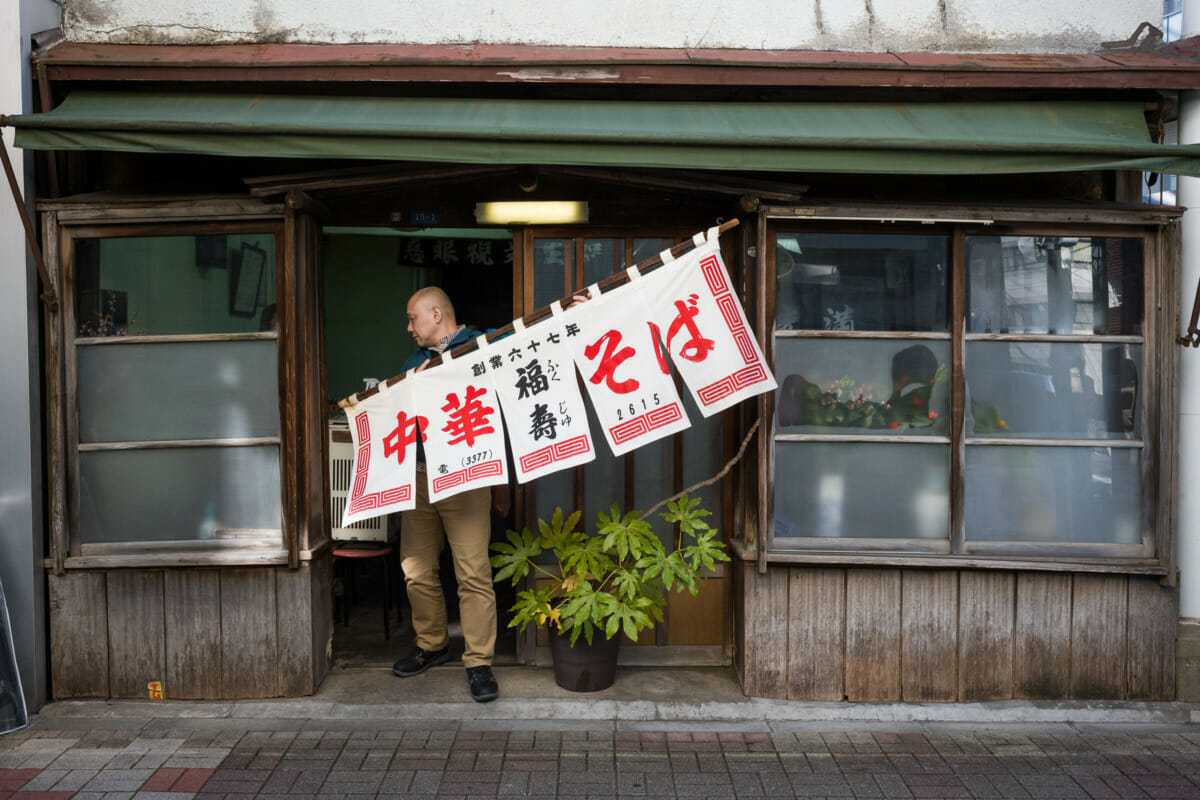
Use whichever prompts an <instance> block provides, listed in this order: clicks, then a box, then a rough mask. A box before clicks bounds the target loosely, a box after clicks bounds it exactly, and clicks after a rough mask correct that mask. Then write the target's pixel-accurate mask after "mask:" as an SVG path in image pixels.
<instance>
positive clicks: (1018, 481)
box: [965, 445, 1142, 544]
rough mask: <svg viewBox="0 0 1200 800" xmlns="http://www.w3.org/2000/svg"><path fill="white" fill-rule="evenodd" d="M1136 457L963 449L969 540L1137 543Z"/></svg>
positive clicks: (1080, 450)
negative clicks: (964, 452)
mask: <svg viewBox="0 0 1200 800" xmlns="http://www.w3.org/2000/svg"><path fill="white" fill-rule="evenodd" d="M1140 475H1141V450H1140V449H1138V448H1115V447H1096V448H1092V447H1017V446H1003V447H986V446H982V445H980V446H975V447H968V448H967V455H966V498H965V499H966V535H967V540H968V541H971V540H974V541H1009V542H1014V541H1015V542H1100V543H1109V544H1120V543H1126V544H1129V543H1138V542H1140V541H1141V538H1142V537H1141V530H1140V528H1141V523H1140V520H1141V513H1142V512H1141V508H1142V504H1141V496H1142V488H1141V479H1140Z"/></svg>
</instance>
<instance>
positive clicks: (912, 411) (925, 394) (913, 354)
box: [779, 345, 947, 430]
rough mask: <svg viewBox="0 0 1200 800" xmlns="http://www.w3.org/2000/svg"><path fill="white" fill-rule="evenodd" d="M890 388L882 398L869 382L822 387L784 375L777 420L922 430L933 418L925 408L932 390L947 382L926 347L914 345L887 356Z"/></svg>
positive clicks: (786, 423) (839, 381) (840, 381)
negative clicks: (890, 360)
mask: <svg viewBox="0 0 1200 800" xmlns="http://www.w3.org/2000/svg"><path fill="white" fill-rule="evenodd" d="M891 371H892V390H891V393H890V394H889V395H888V396H887V398H886V399H884V400H877V399H876V398H875V388H874V387H873V386H871V385H870V384H863V385H861V386H859V385H858V384H857V383H856V382H855V381H854V380H853V379H851V378H849V377H848V376H842V377H841V378H838V379H837V380H835V381H831V382H830V383H829V384H828V385H826V386H825V387H821V386H819V385H817V384H816V383H813V382H812V381H809V380H807V379H806V378H805V377H804V376H803V375H789V376H787V377H786V378H785V379H784V381H783V388H782V390H781V391H780V396H779V423H780V424H781V425H784V426H791V425H817V426H822V427H839V428H868V429H880V428H882V429H890V430H898V429H901V428H924V427H928V426H930V425H933V424H934V422H936V421H937V418H938V414H937V412H936V411H934V410H933V409H931V408H930V407H929V401H930V398H931V397H932V396H933V390H934V388H935V387H937V385H938V384H940V383H942V382H943V381H944V380H946V375H947V370H946V366H945V365H944V364H938V363H937V359H936V358H935V357H934V355H933V353H932V352H930V350H929V348H928V347H926V346H924V345H913V346H912V347H908V348H905V349H904V350H901V351H900V352H899V353H897V354H896V355H895V356H894V357H893V358H892V370H891Z"/></svg>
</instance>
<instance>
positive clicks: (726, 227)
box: [330, 219, 738, 411]
mask: <svg viewBox="0 0 1200 800" xmlns="http://www.w3.org/2000/svg"><path fill="white" fill-rule="evenodd" d="M737 226H738V220H736V219H731V220H729V221H728V222H722V223H721V224H720V225H719V226H718V227H717V231H718V235H720V234H722V233H725V232H726V231H730V230H733V229H734V228H736V227H737ZM695 247H696V244H695V242H693V241H692V240H691V239H688V240H687V241H685V242H680V243H679V244H677V245H675V246H674V247H672V248H671V255H673V256H676V257H679V256H681V255H683V254H684V253H686V252H688V251H689V250H693V249H694V248H695ZM662 263H663V262H662V258H660V257H659V256H653V257H651V258H648V259H646V260H645V261H642V262H640V263H639V264H637V269H638V272H646V271H647V270H651V269H654V268H656V267H661V266H662ZM628 280H629V277H628V275H626V273H625V270H621V271H620V272H618V273H616V274H614V275H609V276H608V277H607V278H605V279H604V280H602V281H600V282H599V283H598V284H597V286H599V287H600V290H601V291H602V292H603V291H604V290H606V289H611V288H612V287H614V286H620V285H622V284H624V283H626V282H628ZM576 294H578V292H575V293H572V294H569V295H567V296H566V297H564V298H562V299H560V300H559V301H558V302H559V303H560V304H561V305H563V306H566V305H568V304H569V303H570V302H571V301H572V300H574V299H575V295H576ZM550 305H553V303H551V304H550ZM551 313H552V312H551V311H550V306H549V305H547V306H542V307H541V308H539V309H538V310H536V311H534V312H532V313H530V314H528V315H527V316H524V317H521V321H522V322H523V323H525V324H526V325H532V324H534V323H535V322H537V321H538V320H541V319H545V318H546V317H548V316H550V314H551ZM512 330H513V326H512V323H511V322H510V323H508V324H507V325H505V326H504V327H503V328H497V329H496V330H494V331H492V332H491V333H486V334H483V335H484V337H485V338H486V339H487V341H489V342H492V341H495V340H496V339H499V338H500V337H502V336H507V335H508V334H510V333H512ZM478 340H479V337H478V336H476V337H475V338H474V339H472V340H471V341H469V342H467V343H466V344H463V345H459V346H458V347H456V348H454V349H453V350H451V351H450V354H451V357H453V358H458V357H459V356H461V355H464V354H466V353H470V352H471V351H472V350H475V349H477V348H478V347H479V344H478ZM441 363H442V356H441V354H438V355H436V356H434V357H433V358H431V359H430V360H429V361H427V362H426V365H427V366H428V367H436V366H437V365H438V364H441ZM404 374H405V373H400V374H399V375H395V376H393V377H391V378H388V379H387V380H386V381H381V382H380V383H379V384H378V385H377V386H372V387H371V388H370V389H364V390H363V391H361V392H358V393H357V394H352V395H350V396H349V397H346V398H343V399H341V400H339V401H338V402H337V405H335V406H332V407H331V408H330V410H331V411H336V410H337V409H339V408H343V409H344V408H353V407H354V406H356V405H358V404H359V403H361V402H362V401H363V400H366V399H367V398H368V397H370V396H371V395H373V394H377V393H379V392H380V391H381V390H382V389H383V388H385V387H388V386H395V385H396V384H397V383H399V382H400V381H402V380H404Z"/></svg>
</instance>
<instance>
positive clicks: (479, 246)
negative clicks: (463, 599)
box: [321, 228, 517, 668]
mask: <svg viewBox="0 0 1200 800" xmlns="http://www.w3.org/2000/svg"><path fill="white" fill-rule="evenodd" d="M512 242H513V239H512V235H511V234H510V233H509V232H508V231H505V230H498V229H474V228H438V229H424V230H419V231H396V230H393V229H390V228H326V229H325V230H324V235H323V241H322V250H321V263H322V268H323V272H324V299H325V309H324V310H325V325H324V329H325V360H326V376H327V379H326V380H327V386H326V392H327V396H328V398H329V400H330V402H331V403H333V402H336V401H337V400H339V399H341V398H343V397H347V396H349V395H351V394H354V393H355V392H358V391H361V390H362V389H364V388H365V387H366V386H367V385H368V384H369V382H370V381H375V380H378V381H382V380H386V379H387V378H390V377H392V376H393V375H397V374H399V373H400V372H401V371H402V367H403V364H404V361H405V359H407V358H408V356H409V355H410V354H411V353H412V352H413V351H414V349H415V344H414V343H413V341H412V337H411V336H410V335H409V334H408V332H407V325H408V319H407V317H406V315H405V310H406V305H407V302H408V298H409V297H410V296H411V295H412V294H413V292H415V291H417V290H418V289H420V288H423V287H425V286H440V287H442V288H443V289H445V290H446V292H447V294H449V295H450V298H451V300H452V301H453V303H454V306H455V312H456V316H457V319H458V321H459V322H460V323H463V324H466V325H469V326H471V327H473V328H476V329H478V330H481V331H488V330H493V329H496V328H499V327H501V326H503V325H506V324H507V323H508V322H510V321H511V320H512V318H513V308H514V302H515V300H514V289H513V286H514V282H513V269H512V265H513V244H512ZM329 428H330V448H329V452H330V494H331V497H330V501H331V512H332V525H333V531H332V535H333V539H334V540H335V541H372V542H380V543H390V544H391V546H392V550H393V552H392V556H391V561H390V566H391V569H392V573H391V588H392V595H393V597H392V602H391V605H390V610H389V614H390V615H391V616H390V620H391V625H390V628H391V630H390V637H389V638H388V639H385V638H384V626H383V622H382V619H381V609H382V607H383V605H384V602H385V600H384V581H383V579H382V576H383V572H382V568H383V565H384V563H385V559H382V558H381V559H377V560H374V559H373V560H370V561H376V562H377V563H367V562H368V560H366V559H361V560H359V559H356V560H354V561H351V560H349V559H339V560H338V563H337V564H336V568H335V571H334V586H333V592H334V609H335V617H336V618H335V620H334V635H333V664H334V666H335V667H339V666H340V667H343V668H350V667H384V666H388V667H390V666H391V664H392V663H393V662H395V661H396V660H397V659H398V658H400V657H401V656H402V655H404V654H406V653H407V652H408V651H409V650H410V649H411V647H412V644H413V636H414V635H413V630H412V625H411V618H410V614H409V606H408V604H407V602H406V601H405V600H404V597H405V591H404V586H403V579H402V575H400V572H399V557H398V553H399V536H400V535H401V525H400V515H399V514H391V515H388V516H385V517H380V518H377V519H374V520H366V521H364V522H360V523H356V524H355V525H354V526H352V527H351V528H339V527H338V526H339V525H340V524H341V515H342V510H343V507H344V506H343V505H342V504H343V503H344V497H345V493H346V490H348V488H349V470H350V462H352V460H353V453H352V451H351V450H350V447H351V445H350V444H349V442H350V434H349V429H348V427H347V425H346V417H345V414H343V413H341V412H338V413H336V414H332V415H331V416H330V419H329ZM342 483H345V485H344V486H343V485H341V484H342ZM514 525H515V517H514V516H513V514H512V511H511V510H510V512H509V515H508V517H507V518H501V517H498V516H496V515H495V514H493V516H492V540H493V541H503V540H504V532H505V531H506V530H507V529H508V528H511V527H514ZM441 577H442V585H443V589H444V593H445V595H446V610H447V614H448V617H449V620H450V625H449V629H450V636H451V642H450V652H451V659H452V663H453V660H455V659H458V658H460V657H461V655H462V651H463V639H462V633H461V627H460V625H459V622H458V595H457V584H456V581H455V578H454V569H453V566H452V564H451V561H450V551H449V548H448V547H447V548H446V549H445V550H443V552H442V563H441ZM397 598H399V599H400V600H401V602H400V603H399V604H397V602H396V600H397ZM496 600H497V609H498V612H499V613H498V622H497V625H498V631H497V640H496V663H497V664H505V663H509V664H511V663H514V662H516V660H517V652H516V651H517V647H516V637H515V635H514V633H513V631H512V630H511V629H509V628H508V627H507V625H508V615H507V613H506V612H507V610H508V608H510V607H511V606H512V604H513V602H514V600H515V593H514V591H513V589H512V588H511V587H510V586H508V585H506V584H497V586H496ZM397 605H399V612H397ZM343 610H345V612H346V613H345V614H343V613H341V612H342V611H343Z"/></svg>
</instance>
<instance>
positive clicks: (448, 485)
mask: <svg viewBox="0 0 1200 800" xmlns="http://www.w3.org/2000/svg"><path fill="white" fill-rule="evenodd" d="M502 474H504V462H503V461H501V460H500V459H498V458H497V459H493V460H491V461H482V462H480V463H478V464H472V465H471V466H469V467H467V468H466V469H460V470H459V471H458V472H451V473H450V474H449V475H439V476H438V477H436V478H434V479H433V491H434V493H435V494H441V493H442V492H444V491H446V490H447V489H453V488H454V487H455V486H461V485H462V484H464V483H467V482H469V481H473V480H478V479H479V478H488V477H491V476H493V475H502Z"/></svg>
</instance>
